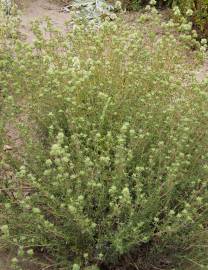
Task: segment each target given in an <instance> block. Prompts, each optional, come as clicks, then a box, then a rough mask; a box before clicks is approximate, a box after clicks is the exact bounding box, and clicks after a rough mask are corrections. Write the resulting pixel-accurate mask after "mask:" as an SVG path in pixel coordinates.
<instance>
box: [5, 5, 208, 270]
mask: <svg viewBox="0 0 208 270" xmlns="http://www.w3.org/2000/svg"><path fill="white" fill-rule="evenodd" d="M155 13H156V11H155V9H152V13H151V14H150V16H149V15H147V14H144V15H142V16H141V17H140V19H139V22H138V23H137V24H136V25H132V26H129V25H127V24H125V23H124V22H118V23H110V22H104V23H103V24H102V25H101V27H100V29H99V30H98V29H97V26H94V25H88V26H86V25H84V24H76V25H74V27H73V30H71V31H70V32H69V33H67V34H66V35H64V34H61V33H59V32H58V31H57V30H56V29H53V27H52V25H51V24H50V22H47V27H46V33H49V34H50V35H47V36H50V38H46V37H45V35H44V33H43V32H42V31H41V28H40V27H39V25H38V24H37V23H35V24H34V33H35V35H36V40H35V42H34V44H33V45H31V46H30V45H28V44H26V43H24V42H23V41H21V40H16V42H14V43H12V44H10V45H9V48H8V49H7V54H8V55H7V58H6V59H5V60H4V61H3V64H2V68H1V71H2V72H1V73H0V87H1V88H3V89H4V94H5V107H6V109H7V110H8V111H11V109H12V108H13V109H14V111H13V114H16V117H17V118H18V114H20V115H22V114H23V115H27V119H26V120H25V121H23V122H21V123H19V129H20V130H21V132H22V138H21V140H22V142H23V145H24V152H23V153H19V155H20V156H19V157H18V160H17V161H16V166H14V168H13V171H14V174H15V176H14V177H13V178H12V179H11V178H8V179H7V182H6V183H1V190H4V192H5V194H6V198H5V200H4V202H3V203H2V204H1V207H0V216H1V219H0V226H1V241H0V242H1V245H5V246H8V247H15V248H16V249H17V257H15V258H13V260H12V264H13V267H16V269H18V268H17V267H18V264H19V263H20V264H21V262H22V261H24V258H26V259H29V260H33V259H34V258H35V259H36V260H37V256H36V255H37V254H40V253H42V254H45V255H47V257H48V258H49V260H48V261H47V262H46V264H49V265H48V266H47V265H44V264H45V262H42V263H43V269H44V267H45V269H46V268H48V267H49V266H50V267H52V269H74V270H75V269H80V266H81V268H83V267H84V266H90V265H99V264H100V263H101V262H104V263H108V264H110V263H112V264H116V263H117V261H118V260H119V259H120V258H121V256H125V255H128V254H131V252H133V251H134V250H136V253H137V254H139V255H140V256H143V258H142V264H143V265H142V267H143V268H144V269H145V267H146V269H150V266H151V265H155V266H160V263H162V262H163V260H164V258H165V261H166V263H167V264H168V267H169V268H173V267H174V268H175V269H177V268H178V269H184V268H183V267H184V264H185V263H190V265H194V266H195V264H196V265H198V268H199V269H201V267H202V266H203V265H205V266H207V264H208V261H207V256H206V254H207V244H208V243H207V239H208V237H207V218H208V211H207V209H208V207H207V206H208V191H207V190H208V189H207V187H208V167H207V162H208V155H207V147H208V134H207V133H208V129H207V123H208V113H207V108H208V96H207V92H206V84H205V85H198V84H197V83H196V82H193V84H192V83H191V82H190V83H187V81H188V80H187V79H189V80H190V81H191V78H189V77H187V76H188V75H187V74H186V72H185V70H187V69H188V66H187V64H186V63H187V56H186V52H187V51H186V44H185V43H184V42H180V41H179V40H177V39H176V38H175V37H174V35H173V33H174V32H173V31H175V30H173V31H172V30H169V29H172V28H173V29H174V24H173V23H168V24H163V25H162V33H161V35H160V36H156V35H155V32H154V30H151V29H154V27H156V28H157V29H158V27H161V21H160V19H159V17H158V16H157V15H155ZM150 18H151V21H150ZM144 21H148V22H149V24H150V25H149V27H150V28H149V29H150V30H149V31H146V29H143V26H144ZM187 36H188V37H190V33H186V32H185V33H182V34H181V37H182V39H184V38H185V37H187ZM185 40H186V39H185ZM188 40H189V38H188ZM1 42H2V44H5V43H6V39H5V38H2V40H1ZM0 57H5V56H4V54H3V52H2V53H1V54H0ZM8 162H9V160H8ZM19 163H20V164H21V165H20V166H19V165H18V164H19ZM166 258H167V259H166ZM137 259H138V258H136V259H135V263H136V262H137V263H138V260H137ZM39 263H40V268H41V267H42V266H41V261H39ZM93 267H94V268H96V267H95V266H93ZM94 268H93V269H94ZM196 268H197V267H196ZM196 268H195V269H196Z"/></svg>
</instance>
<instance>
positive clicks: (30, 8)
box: [18, 0, 70, 42]
mask: <svg viewBox="0 0 208 270" xmlns="http://www.w3.org/2000/svg"><path fill="white" fill-rule="evenodd" d="M18 4H19V5H20V8H21V10H22V15H21V20H22V33H23V34H24V35H25V36H26V40H27V41H28V42H32V40H33V38H34V36H33V33H32V31H31V22H32V21H34V20H37V19H38V20H41V19H43V18H45V17H49V18H50V19H51V20H52V22H53V23H54V25H55V26H56V27H57V28H59V29H60V30H63V31H64V30H65V29H66V28H65V22H66V21H69V20H70V14H69V13H64V12H62V11H61V7H62V6H61V5H60V4H56V3H55V2H52V1H49V0H21V2H20V1H19V3H18Z"/></svg>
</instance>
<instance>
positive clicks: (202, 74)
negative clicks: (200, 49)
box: [196, 55, 208, 82]
mask: <svg viewBox="0 0 208 270" xmlns="http://www.w3.org/2000/svg"><path fill="white" fill-rule="evenodd" d="M205 78H208V55H207V59H205V61H204V63H203V65H202V67H200V69H199V70H198V71H197V72H196V79H197V81H198V82H202V81H203V80H204V79H205Z"/></svg>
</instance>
